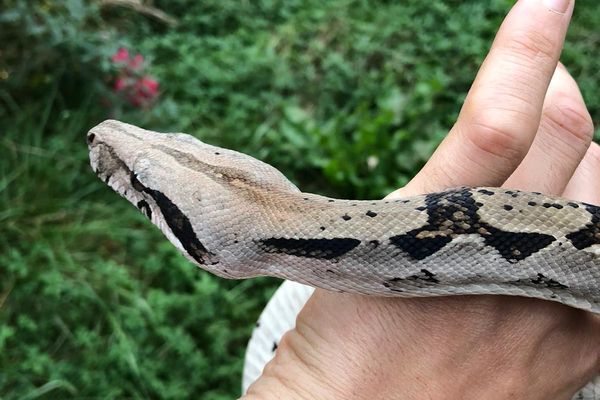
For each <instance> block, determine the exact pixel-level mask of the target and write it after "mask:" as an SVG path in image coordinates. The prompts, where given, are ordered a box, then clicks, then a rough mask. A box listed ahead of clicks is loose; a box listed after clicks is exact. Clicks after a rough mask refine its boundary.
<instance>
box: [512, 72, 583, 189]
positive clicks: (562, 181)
mask: <svg viewBox="0 0 600 400" xmlns="http://www.w3.org/2000/svg"><path fill="white" fill-rule="evenodd" d="M593 133H594V128H593V124H592V119H591V116H590V114H589V112H588V111H587V108H586V106H585V102H584V100H583V97H582V96H581V92H580V91H579V88H578V86H577V83H576V82H575V80H574V79H573V78H572V77H571V75H569V73H568V72H567V70H566V69H565V68H564V66H562V64H559V65H558V66H557V68H556V70H555V72H554V75H553V77H552V80H551V82H550V86H549V87H548V92H547V94H546V97H545V99H544V106H543V110H542V118H541V121H540V126H539V129H538V132H537V134H536V136H535V139H534V141H533V143H532V145H531V147H530V149H529V151H528V152H527V155H526V156H525V158H524V159H523V161H522V162H521V163H520V164H519V166H518V167H517V169H516V170H515V171H514V172H513V173H512V174H511V176H510V177H509V178H508V179H507V180H506V182H505V183H504V184H503V186H504V187H508V188H513V189H521V190H529V191H537V192H542V193H546V194H552V195H560V194H562V193H563V190H564V189H565V187H566V186H567V183H568V182H569V180H570V179H571V176H572V175H573V173H574V172H575V169H576V168H577V166H578V165H579V163H580V162H581V160H582V159H583V157H584V155H585V154H586V151H587V149H588V147H589V146H590V142H591V140H592V136H593Z"/></svg>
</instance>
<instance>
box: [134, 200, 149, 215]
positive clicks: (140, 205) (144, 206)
mask: <svg viewBox="0 0 600 400" xmlns="http://www.w3.org/2000/svg"><path fill="white" fill-rule="evenodd" d="M137 208H139V209H140V210H141V211H142V212H143V213H144V214H145V215H146V216H147V217H148V218H149V219H152V209H151V208H150V205H149V204H148V202H147V201H146V200H140V201H138V202H137Z"/></svg>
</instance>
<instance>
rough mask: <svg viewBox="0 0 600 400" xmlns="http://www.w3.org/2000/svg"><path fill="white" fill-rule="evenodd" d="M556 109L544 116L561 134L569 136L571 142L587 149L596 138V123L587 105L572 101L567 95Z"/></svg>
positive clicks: (545, 112) (551, 109) (553, 108)
mask: <svg viewBox="0 0 600 400" xmlns="http://www.w3.org/2000/svg"><path fill="white" fill-rule="evenodd" d="M558 97H560V98H562V100H561V102H560V103H559V104H557V105H556V106H555V107H552V108H550V109H549V110H546V111H544V116H545V117H546V118H548V120H549V121H550V123H551V124H552V125H554V126H555V127H556V128H557V129H558V131H559V132H560V133H565V134H567V135H568V137H569V139H567V140H569V141H570V142H571V141H574V142H575V144H576V145H578V146H583V148H587V146H589V144H590V142H591V140H592V138H593V136H594V123H593V121H592V117H591V116H590V113H589V112H588V110H587V108H586V107H585V104H583V103H582V101H581V100H578V99H570V98H569V97H568V96H567V95H564V96H561V95H559V96H558Z"/></svg>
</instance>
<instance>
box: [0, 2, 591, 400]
mask: <svg viewBox="0 0 600 400" xmlns="http://www.w3.org/2000/svg"><path fill="white" fill-rule="evenodd" d="M251 3H252V4H250V3H249V2H244V3H243V4H241V3H239V2H234V1H232V2H228V1H216V0H214V1H206V2H193V1H189V0H173V1H166V0H161V1H159V0H157V1H155V2H154V4H155V5H156V6H157V7H159V8H162V9H164V10H165V11H168V12H169V13H170V14H171V15H173V16H175V17H176V18H177V19H178V20H179V21H180V24H179V25H178V26H177V27H170V28H169V27H165V26H162V25H160V24H158V23H156V22H148V21H146V20H145V19H144V17H141V16H139V15H135V14H130V13H131V12H130V11H127V10H116V11H115V10H108V11H106V10H104V11H102V14H101V15H102V18H104V19H105V20H106V21H112V22H111V23H113V25H114V26H116V27H117V29H118V30H119V29H120V30H121V32H126V34H127V36H126V43H125V44H128V45H130V46H135V47H136V48H137V49H138V50H139V51H141V52H142V53H143V54H144V55H146V56H147V57H148V58H149V59H151V60H152V72H153V74H154V75H155V76H156V77H157V79H158V80H159V81H160V82H161V90H162V92H163V93H162V97H161V101H160V102H159V103H157V104H156V106H155V107H154V108H152V109H149V110H132V109H129V110H127V109H125V110H124V111H122V112H119V113H118V114H117V116H119V117H120V118H122V119H124V120H127V121H130V122H134V123H141V124H144V125H145V126H146V127H148V128H154V129H163V130H182V131H186V132H190V133H193V134H195V135H197V136H199V137H201V138H203V139H205V140H207V141H211V142H214V143H216V144H222V145H227V146H229V147H233V148H237V149H240V150H242V151H245V152H249V153H251V154H254V155H257V156H259V157H260V158H262V159H264V160H266V161H268V162H271V163H273V164H275V165H276V166H278V167H279V168H281V169H282V170H283V171H284V172H285V173H286V174H287V175H289V176H290V177H292V178H293V179H294V180H295V181H296V182H297V183H298V184H299V185H300V187H302V188H305V189H306V188H308V189H309V190H313V191H317V192H320V193H327V194H334V195H339V196H344V197H361V198H366V197H378V196H381V195H383V194H385V193H386V192H387V191H389V190H391V189H393V188H394V187H396V186H398V185H401V184H403V183H405V182H406V181H407V180H408V179H409V178H410V176H412V174H414V173H415V172H416V171H417V170H418V168H420V166H421V165H422V164H423V163H424V162H425V160H426V159H427V157H428V156H429V154H430V153H431V151H432V150H433V149H434V148H435V146H436V145H437V143H438V142H439V140H441V138H442V137H443V135H444V134H445V132H446V131H447V129H448V128H449V127H450V126H451V124H452V122H453V120H454V119H455V117H456V114H457V112H458V110H459V108H460V104H461V101H462V99H463V98H464V95H465V93H466V90H467V89H468V87H469V84H470V82H471V80H472V79H473V77H474V75H475V73H476V69H477V67H478V65H479V63H480V62H481V60H482V58H483V56H484V55H485V52H486V50H487V49H488V47H489V43H490V42H491V38H492V37H493V34H494V32H495V30H496V28H497V26H498V24H499V23H500V21H501V19H502V17H503V15H504V13H505V12H506V10H507V9H508V7H509V6H510V3H512V2H510V1H499V0H495V1H490V2H489V4H487V3H485V4H484V3H482V2H479V1H468V2H458V1H432V2H416V1H409V2H404V3H401V4H396V3H391V4H388V3H386V2H381V3H378V4H377V5H375V6H374V5H373V4H372V3H370V2H365V1H356V2H349V1H345V0H344V1H342V0H336V1H332V2H327V3H326V4H325V3H322V2H317V1H306V2H301V1H287V2H277V1H276V2H268V1H257V2H251ZM14 4H15V5H14V7H18V4H17V3H14ZM48 4H50V5H52V4H54V3H52V2H48ZM57 4H58V3H57ZM68 4H69V7H71V8H69V13H74V12H76V11H77V10H78V9H77V7H79V6H81V7H83V6H82V4H85V3H83V2H78V1H70V2H68ZM55 6H56V5H55ZM49 7H50V6H49ZM56 7H57V6H56ZM53 10H54V11H53V12H56V9H53ZM73 10H75V11H73ZM92 11H93V12H94V13H96V14H98V13H100V11H99V10H95V9H94V10H92ZM23 12H24V11H23ZM96 14H94V15H96ZM3 15H6V14H0V23H2V21H4V20H6V18H5V19H2V16H3ZM69 15H71V14H69ZM48 18H50V17H48ZM49 21H51V20H49ZM64 21H65V20H63V19H61V20H60V21H59V22H57V24H59V25H60V24H64V23H65V22H64ZM66 21H67V22H68V21H70V20H69V19H66ZM48 23H50V22H48ZM74 23H75V22H74ZM17 25H19V26H20V24H17ZM598 25H600V9H598V7H596V6H595V3H594V2H592V1H591V0H590V1H586V0H582V1H579V2H578V10H577V14H576V17H575V21H574V24H573V27H572V29H571V31H570V35H569V41H568V45H567V48H566V50H565V53H564V57H563V61H564V62H565V64H566V65H567V66H568V67H569V68H570V70H571V72H572V73H573V74H574V76H575V77H576V79H577V80H578V82H579V83H580V85H581V87H582V91H583V93H584V97H585V98H586V101H587V102H588V105H589V107H590V111H591V113H592V115H593V118H594V120H595V121H596V122H598V121H599V120H600V94H598V90H597V88H598V82H600V75H599V74H600V72H599V71H600V61H599V59H598V57H596V55H597V53H598V50H599V48H598V47H599V46H598V43H599V42H600V36H599V34H598V31H597V26H598ZM15 26H16V25H15ZM13 27H14V26H13ZM94 29H96V28H94ZM97 29H98V30H99V32H100V33H103V32H104V31H105V30H106V27H105V26H100V27H99V28H97ZM0 31H1V29H0ZM73 31H74V33H72V35H73V36H71V37H67V38H66V39H65V38H63V39H61V40H63V42H60V41H57V42H56V43H54V42H53V45H52V46H53V47H51V48H49V49H47V51H48V52H49V53H48V54H50V53H51V52H52V51H54V52H58V53H57V54H58V55H61V54H62V55H64V56H65V57H66V56H67V55H68V56H69V57H79V54H80V53H78V52H71V53H69V51H71V50H69V49H70V47H69V46H68V44H69V43H75V41H76V40H78V39H77V35H78V31H77V30H76V29H75V30H73ZM82 36H83V37H84V39H82V40H84V41H83V42H82V43H80V45H78V46H76V48H77V49H86V47H85V46H88V47H90V46H92V47H93V46H100V45H99V44H98V43H101V40H96V41H92V40H88V36H86V35H82ZM15 40H16V39H15ZM57 40H58V39H57ZM4 42H5V43H10V42H8V41H4ZM40 43H41V44H40V46H43V40H42V41H41V42H40ZM61 43H63V44H61ZM65 43H66V44H65ZM117 45H120V44H119V43H114V46H113V47H115V48H116V46H117ZM61 46H62V47H61ZM74 48H75V46H74ZM88 50H89V49H87V50H86V51H88ZM78 51H80V50H78ZM89 51H90V53H89V54H95V53H94V51H96V50H94V48H92V49H91V50H89ZM102 51H103V52H104V53H101V54H102V57H104V54H105V53H106V52H107V51H108V50H102ZM61 52H62V53H61ZM97 52H98V53H99V54H100V50H97ZM85 54H86V57H88V56H87V54H88V53H85ZM107 54H108V53H107ZM81 57H82V58H81V60H79V61H81V63H82V64H81V65H88V66H89V67H90V68H91V64H85V63H86V62H89V61H86V60H88V59H87V58H86V59H84V58H83V56H81ZM90 57H91V56H90ZM32 59H35V57H34V56H32ZM49 59H51V60H56V58H52V57H49ZM59 59H60V58H59ZM89 59H90V60H92V61H93V58H89ZM101 59H104V58H101ZM40 62H41V61H40ZM53 63H54V61H53V62H52V63H49V64H43V68H42V69H40V71H42V72H43V73H44V74H49V76H51V77H52V79H46V80H44V79H41V78H40V79H41V80H38V81H35V82H44V83H40V84H39V85H41V86H36V89H35V90H34V89H31V87H30V86H27V85H29V84H31V85H33V83H31V82H34V80H32V79H33V78H32V77H33V76H34V75H35V74H33V73H32V75H27V76H28V78H27V79H28V80H27V81H26V83H27V82H28V83H27V85H25V84H23V85H18V87H17V85H14V86H13V87H12V88H10V87H9V88H8V89H6V88H1V87H0V98H1V99H2V100H1V101H0V104H1V105H2V109H0V123H1V125H0V132H1V133H0V398H2V399H54V398H94V399H95V398H98V399H100V398H106V399H108V398H136V399H137V398H191V397H195V398H201V399H207V400H221V399H229V398H233V397H234V396H236V395H238V394H239V387H240V376H241V365H242V357H243V353H244V349H245V344H246V341H247V340H248V337H249V334H250V332H251V329H252V326H253V323H254V321H255V320H256V318H257V316H258V313H259V312H260V310H261V309H262V307H263V306H264V304H265V302H266V301H267V299H268V297H269V296H270V294H271V293H272V291H273V288H274V287H275V285H276V284H277V282H276V281H274V280H270V279H257V280H251V281H227V280H223V279H220V278H216V277H213V276H210V275H209V274H207V273H204V272H201V271H198V270H197V269H196V268H194V267H193V266H191V265H190V264H189V263H188V262H187V261H185V260H184V259H183V257H182V256H180V255H179V254H178V253H177V251H175V250H174V249H173V248H172V246H171V245H169V244H168V243H167V242H166V240H165V239H164V238H162V236H161V235H160V234H159V232H158V231H157V230H156V229H155V228H153V227H151V226H150V225H149V224H148V223H147V221H146V219H145V218H144V217H143V216H142V215H141V214H139V213H138V212H137V211H136V210H135V209H134V208H133V207H131V206H130V205H129V204H128V203H127V202H126V201H125V200H123V199H121V198H119V197H118V196H116V195H115V194H114V193H113V192H112V191H110V190H108V189H107V188H106V187H105V186H104V185H103V184H102V183H101V182H99V181H98V180H97V178H96V177H95V176H94V175H93V173H92V172H91V169H90V168H89V165H88V160H87V149H86V146H85V141H84V137H85V132H86V131H87V130H88V129H89V128H90V127H91V126H93V125H94V124H95V123H97V122H99V121H101V120H102V119H103V118H105V117H106V116H107V109H106V108H105V107H103V106H102V104H101V101H99V99H100V98H101V97H102V96H104V95H105V93H104V92H102V89H101V87H102V85H106V77H105V76H102V75H100V73H98V74H97V75H98V76H97V82H94V84H91V83H90V84H89V85H88V84H86V82H87V81H86V80H85V79H82V78H81V76H82V74H84V73H85V74H87V75H86V76H88V77H89V74H91V72H90V71H93V70H92V69H87V70H86V69H85V68H82V69H81V70H77V69H69V68H68V67H66V68H63V69H62V70H60V71H59V70H58V67H57V68H56V70H55V69H52V68H53V67H52V65H54V64H53ZM66 65H70V64H69V63H66ZM40 68H41V67H40ZM49 71H50V72H49ZM86 71H87V72H86ZM36 74H38V75H35V76H38V77H39V71H38V72H36ZM42 76H43V75H42ZM23 79H25V78H23ZM36 79H37V78H36ZM86 79H88V78H86ZM24 82H25V81H24ZM73 82H76V83H73ZM32 87H33V86H32ZM370 157H371V158H372V159H373V157H374V158H375V159H376V160H377V165H376V166H375V167H372V163H371V167H370V166H369V164H368V163H367V159H368V158H370Z"/></svg>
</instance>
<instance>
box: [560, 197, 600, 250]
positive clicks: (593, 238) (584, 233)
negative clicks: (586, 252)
mask: <svg viewBox="0 0 600 400" xmlns="http://www.w3.org/2000/svg"><path fill="white" fill-rule="evenodd" d="M583 206H584V207H585V209H586V210H587V212H589V213H590V214H591V215H592V220H591V221H590V222H589V223H588V224H586V225H585V226H584V227H583V228H581V229H580V230H578V231H577V232H573V233H569V234H568V235H567V239H569V240H570V241H571V243H572V244H573V246H575V247H576V248H577V249H578V250H582V249H585V248H588V247H590V246H592V245H594V244H600V207H598V206H594V205H591V204H584V205H583Z"/></svg>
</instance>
